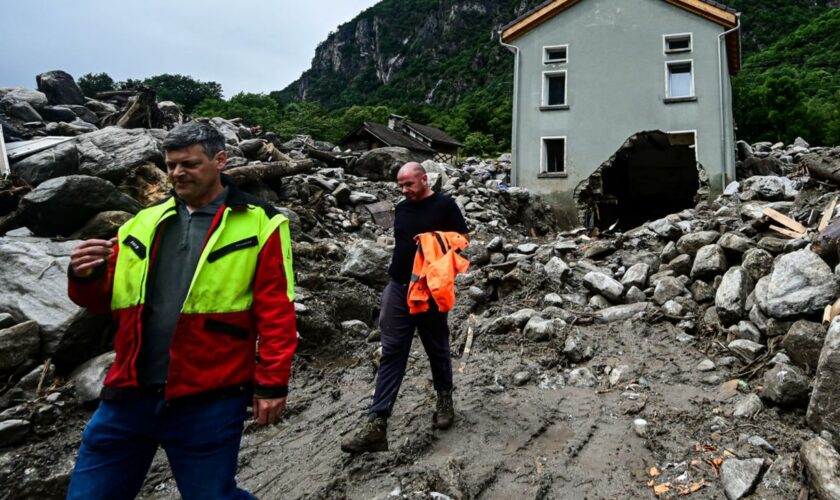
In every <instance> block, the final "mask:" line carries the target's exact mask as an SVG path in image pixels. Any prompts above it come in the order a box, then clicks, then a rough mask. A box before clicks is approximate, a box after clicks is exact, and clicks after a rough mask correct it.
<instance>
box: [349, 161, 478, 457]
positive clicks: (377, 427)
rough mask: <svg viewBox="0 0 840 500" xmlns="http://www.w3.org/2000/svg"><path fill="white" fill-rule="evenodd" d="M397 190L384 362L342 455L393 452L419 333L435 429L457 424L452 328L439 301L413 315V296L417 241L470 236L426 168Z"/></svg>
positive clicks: (410, 167) (403, 171) (405, 177)
mask: <svg viewBox="0 0 840 500" xmlns="http://www.w3.org/2000/svg"><path fill="white" fill-rule="evenodd" d="M397 184H398V185H399V186H400V189H401V190H402V193H403V195H405V200H403V201H401V202H400V203H398V204H397V207H396V213H395V218H394V239H395V243H396V244H395V247H394V256H393V258H392V259H391V267H390V268H389V269H388V274H389V275H390V276H391V282H390V283H388V286H386V287H385V291H384V292H382V307H381V309H380V314H379V329H380V331H381V343H382V357H381V358H380V362H379V371H378V372H377V374H376V391H375V392H374V396H373V404H371V406H370V408H369V409H368V415H367V418H366V419H365V420H364V421H363V422H362V423H361V425H360V426H359V428H358V429H357V430H356V431H355V432H354V433H352V434H350V435H349V436H347V437H346V438H345V439H344V440H342V442H341V449H342V451H345V452H348V453H358V452H365V451H385V450H387V449H388V439H387V419H388V417H389V416H390V415H391V410H392V409H393V407H394V403H395V402H396V400H397V393H398V392H399V390H400V385H401V384H402V380H403V377H404V376H405V370H406V366H407V364H408V356H409V354H410V352H411V341H412V339H413V338H414V331H415V330H417V331H418V332H419V334H420V340H421V341H422V342H423V347H424V348H425V349H426V354H427V355H428V356H429V364H430V365H431V368H432V379H433V381H434V387H435V391H436V392H437V404H436V408H435V412H434V414H433V415H432V423H433V425H434V426H435V427H436V428H438V429H447V428H449V427H450V426H451V425H452V423H453V421H454V418H455V411H454V407H453V404H452V357H451V354H450V345H449V325H448V319H447V315H446V313H445V312H441V311H440V310H439V309H438V307H437V304H436V303H434V301H431V302H430V303H429V309H428V310H425V312H421V313H419V314H411V312H410V311H409V301H408V290H409V283H410V282H411V279H412V276H411V274H412V267H413V266H414V258H415V254H416V252H417V242H416V241H415V239H414V238H415V236H417V235H419V234H423V233H428V232H429V231H452V232H455V233H460V234H462V235H466V234H467V233H468V232H469V230H468V229H467V223H466V221H465V220H464V216H463V214H462V213H461V209H460V208H458V204H457V203H455V200H453V199H452V198H450V197H449V196H446V195H444V194H441V193H435V192H434V191H432V189H431V187H430V186H429V177H428V175H427V174H426V170H425V169H424V168H423V166H422V165H420V164H419V163H416V162H409V163H406V164H405V165H403V166H402V168H400V170H399V172H398V173H397Z"/></svg>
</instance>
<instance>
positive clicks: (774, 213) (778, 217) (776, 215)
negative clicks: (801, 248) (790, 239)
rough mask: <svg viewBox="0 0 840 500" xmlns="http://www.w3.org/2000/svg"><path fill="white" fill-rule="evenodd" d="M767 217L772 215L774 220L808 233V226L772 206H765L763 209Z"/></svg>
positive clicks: (789, 227)
mask: <svg viewBox="0 0 840 500" xmlns="http://www.w3.org/2000/svg"><path fill="white" fill-rule="evenodd" d="M761 212H762V213H763V214H764V215H766V216H767V217H770V218H771V219H773V220H774V221H776V222H778V223H779V224H781V225H783V226H785V227H787V228H788V229H792V230H794V231H796V232H797V233H803V234H804V233H807V232H808V228H807V227H805V226H803V225H802V224H800V223H798V222H796V221H795V220H793V219H791V218H790V217H788V216H787V215H783V214H780V213H779V212H777V211H775V210H773V209H772V208H765V209H764V210H762V211H761Z"/></svg>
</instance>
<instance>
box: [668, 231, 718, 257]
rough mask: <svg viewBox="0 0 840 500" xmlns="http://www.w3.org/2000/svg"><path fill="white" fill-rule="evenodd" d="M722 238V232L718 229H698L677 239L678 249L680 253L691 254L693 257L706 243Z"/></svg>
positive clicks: (709, 243)
mask: <svg viewBox="0 0 840 500" xmlns="http://www.w3.org/2000/svg"><path fill="white" fill-rule="evenodd" d="M718 238H720V233H719V232H717V231H697V232H695V233H689V234H686V235H685V236H683V237H682V238H680V239H679V240H678V241H677V250H679V252H680V253H684V254H688V255H691V256H692V257H693V256H694V255H695V254H696V253H697V251H698V250H700V249H701V248H703V247H704V246H706V245H711V244H712V243H714V242H715V241H717V239H718Z"/></svg>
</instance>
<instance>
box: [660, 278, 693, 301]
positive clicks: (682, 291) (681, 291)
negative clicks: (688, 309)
mask: <svg viewBox="0 0 840 500" xmlns="http://www.w3.org/2000/svg"><path fill="white" fill-rule="evenodd" d="M690 293H691V292H689V291H688V289H687V288H686V287H685V284H683V282H682V281H680V280H679V279H677V278H674V277H671V276H667V277H665V278H662V279H660V280H659V281H658V282H657V283H656V287H655V288H654V290H653V301H654V302H656V303H657V304H659V305H662V304H664V303H666V302H668V301H669V300H671V299H673V298H675V297H682V296H687V295H689V294H690Z"/></svg>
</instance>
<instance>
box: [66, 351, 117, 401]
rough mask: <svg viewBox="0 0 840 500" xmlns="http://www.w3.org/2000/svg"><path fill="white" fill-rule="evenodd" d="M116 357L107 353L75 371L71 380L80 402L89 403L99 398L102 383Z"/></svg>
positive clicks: (83, 364) (90, 360) (85, 363)
mask: <svg viewBox="0 0 840 500" xmlns="http://www.w3.org/2000/svg"><path fill="white" fill-rule="evenodd" d="M116 357H117V354H116V353H115V352H113V351H112V352H106V353H105V354H100V355H99V356H97V357H95V358H92V359H89V360H87V361H85V362H84V363H82V364H81V365H79V366H78V367H77V368H76V369H75V370H73V373H71V374H70V377H69V379H70V381H71V382H72V383H73V389H74V390H75V391H76V397H77V398H79V401H81V402H83V403H87V402H89V401H93V400H95V399H98V398H99V392H100V391H101V390H102V382H103V381H104V380H105V375H107V374H108V370H109V369H110V368H111V365H112V364H114V360H115V359H116Z"/></svg>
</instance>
